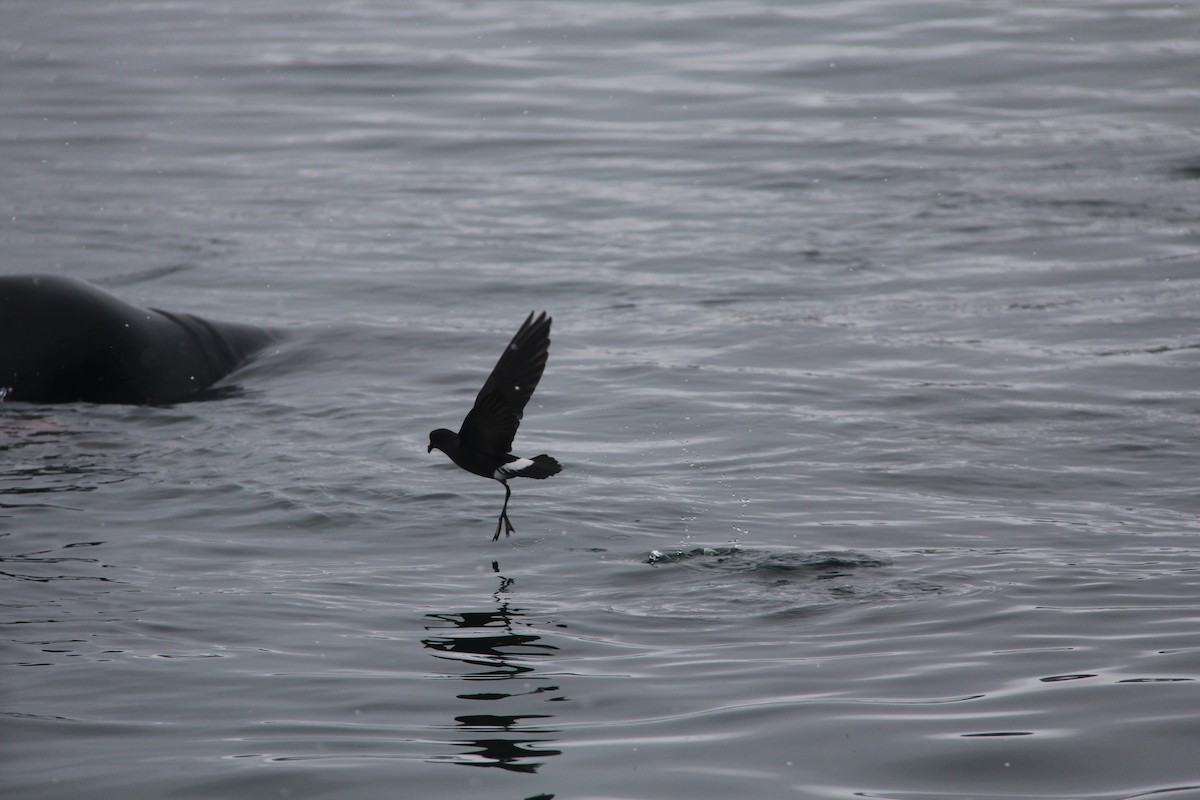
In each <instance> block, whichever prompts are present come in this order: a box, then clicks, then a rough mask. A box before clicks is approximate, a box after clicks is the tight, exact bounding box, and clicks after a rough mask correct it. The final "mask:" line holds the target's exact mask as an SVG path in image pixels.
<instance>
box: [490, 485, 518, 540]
mask: <svg viewBox="0 0 1200 800" xmlns="http://www.w3.org/2000/svg"><path fill="white" fill-rule="evenodd" d="M500 482H501V483H503V484H504V507H503V508H501V509H500V518H499V519H498V520H496V535H495V536H493V537H492V541H493V542H494V541H496V540H497V539H499V538H500V525H501V524H503V525H504V535H505V537H507V536H508V535H509V534H510V533H513V532H515V531H516V528H514V527H513V526H512V523H511V522H509V521H508V498H510V497H512V489H510V488H508V481H500Z"/></svg>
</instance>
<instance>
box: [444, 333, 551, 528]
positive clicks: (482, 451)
mask: <svg viewBox="0 0 1200 800" xmlns="http://www.w3.org/2000/svg"><path fill="white" fill-rule="evenodd" d="M549 351H550V317H547V316H546V312H544V311H543V312H542V313H541V315H540V316H538V318H537V319H534V318H533V313H532V312H530V314H529V316H528V317H527V318H526V320H525V322H524V324H523V325H521V329H520V330H519V331H517V334H516V336H514V337H513V338H512V341H511V342H509V343H508V347H506V348H504V352H503V353H502V354H501V356H500V360H499V361H497V362H496V366H495V367H494V368H493V369H492V374H491V375H489V376H488V379H487V380H486V381H484V384H483V388H482V389H480V390H479V395H478V396H477V397H476V398H475V407H474V408H472V409H471V411H470V413H468V414H467V416H466V418H465V419H464V420H463V422H462V425H461V426H460V427H459V429H458V433H455V432H454V431H451V430H447V429H446V428H438V429H437V430H436V431H432V432H430V434H429V447H428V448H426V450H425V452H427V453H432V452H433V450H434V448H437V449H438V450H441V451H442V452H443V453H445V454H446V455H448V456H450V460H451V461H453V462H454V463H455V464H458V466H460V467H462V468H463V469H465V470H466V471H467V472H473V473H475V474H476V475H481V476H483V477H484V478H491V479H492V480H495V481H500V483H502V484H504V507H503V508H501V509H500V518H499V519H497V520H496V535H495V536H493V537H492V541H493V542H494V541H496V540H497V539H499V538H500V526H501V525H503V526H504V535H505V536H508V535H509V534H510V533H513V532H514V531H515V530H516V529H515V528H513V526H512V523H511V522H509V520H508V498H509V497H511V496H512V489H510V488H509V486H508V479H509V478H535V479H537V480H542V479H544V478H549V477H550V476H551V475H557V474H558V473H559V472H561V471H562V467H561V466H560V465H559V463H558V462H557V461H555V460H554V459H553V458H551V457H550V456H548V455H546V454H545V453H543V454H542V455H540V456H534V457H533V458H521V457H520V456H514V455H513V454H512V453H510V452H509V451H510V450H512V441H513V437H514V436H515V435H516V433H517V426H518V425H520V424H521V416H522V414H523V413H524V411H525V404H526V403H528V402H529V398H530V397H532V396H533V390H534V389H536V388H537V384H538V381H539V380H541V377H542V372H543V371H544V370H545V369H546V356H547V355H548V354H549Z"/></svg>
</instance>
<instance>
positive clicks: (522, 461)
mask: <svg viewBox="0 0 1200 800" xmlns="http://www.w3.org/2000/svg"><path fill="white" fill-rule="evenodd" d="M532 466H533V459H532V458H518V459H517V460H516V461H510V462H508V463H507V464H505V465H504V466H502V467H500V468H498V469H497V470H496V472H495V474H493V475H492V477H493V478H495V479H496V480H498V481H502V480H506V479H508V478H511V477H512V476H513V475H516V474H517V473H518V472H520V471H521V470H523V469H525V468H526V467H532Z"/></svg>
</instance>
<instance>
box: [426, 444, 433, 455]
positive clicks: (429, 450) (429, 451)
mask: <svg viewBox="0 0 1200 800" xmlns="http://www.w3.org/2000/svg"><path fill="white" fill-rule="evenodd" d="M425 452H426V453H432V452H433V445H429V447H426V448H425Z"/></svg>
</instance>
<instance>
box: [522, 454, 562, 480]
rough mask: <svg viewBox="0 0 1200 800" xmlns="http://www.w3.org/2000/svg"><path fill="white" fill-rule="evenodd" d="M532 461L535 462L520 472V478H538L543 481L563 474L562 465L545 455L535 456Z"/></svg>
mask: <svg viewBox="0 0 1200 800" xmlns="http://www.w3.org/2000/svg"><path fill="white" fill-rule="evenodd" d="M530 460H531V461H533V463H532V464H530V465H529V466H528V467H526V468H525V469H523V470H521V471H520V472H518V473H517V475H518V476H520V477H522V478H536V479H538V480H541V479H543V478H549V477H550V476H551V475H557V474H558V473H560V472H562V465H561V464H559V463H558V462H557V461H555V460H554V459H553V458H551V457H550V456H548V455H546V454H545V453H542V454H541V455H540V456H534V457H533V458H532V459H530Z"/></svg>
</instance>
